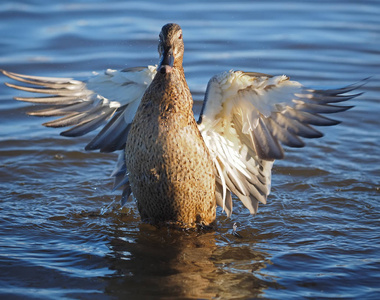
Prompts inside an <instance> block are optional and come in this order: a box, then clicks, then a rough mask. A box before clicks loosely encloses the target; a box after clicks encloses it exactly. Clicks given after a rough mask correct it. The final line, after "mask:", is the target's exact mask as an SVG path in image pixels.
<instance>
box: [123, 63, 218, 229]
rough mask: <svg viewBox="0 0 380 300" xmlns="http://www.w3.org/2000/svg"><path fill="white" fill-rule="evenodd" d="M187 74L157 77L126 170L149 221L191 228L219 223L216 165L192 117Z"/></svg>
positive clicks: (176, 71) (132, 137)
mask: <svg viewBox="0 0 380 300" xmlns="http://www.w3.org/2000/svg"><path fill="white" fill-rule="evenodd" d="M192 106H193V99H192V96H191V93H190V90H189V88H188V86H187V83H186V80H185V76H184V72H183V68H182V67H181V66H178V67H175V66H174V67H173V68H172V69H171V71H170V73H161V72H157V74H156V76H155V77H154V79H153V81H152V83H151V84H150V86H149V87H148V89H147V90H146V92H145V94H144V96H143V97H142V100H141V103H140V106H139V108H138V109H137V112H136V115H135V118H134V120H133V122H132V125H131V129H130V131H129V133H128V139H127V143H126V148H125V160H126V167H127V170H128V172H129V174H128V176H129V181H130V185H131V189H132V192H133V195H134V197H135V198H136V200H137V206H138V209H139V212H140V215H141V218H142V219H143V220H144V221H147V222H149V223H153V224H157V223H167V222H174V223H178V224H179V225H181V226H182V225H185V226H186V227H191V226H194V225H195V224H196V223H201V224H204V225H209V224H211V223H212V222H213V221H214V220H215V214H216V201H215V176H214V165H213V160H212V159H211V157H210V153H209V151H208V148H207V146H206V144H205V143H204V141H203V138H202V135H201V133H200V131H199V129H198V125H197V123H196V121H195V119H194V114H193V111H192Z"/></svg>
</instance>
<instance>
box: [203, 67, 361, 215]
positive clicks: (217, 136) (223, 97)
mask: <svg viewBox="0 0 380 300" xmlns="http://www.w3.org/2000/svg"><path fill="white" fill-rule="evenodd" d="M362 84H363V83H358V84H355V85H351V86H348V87H345V88H341V89H332V90H313V89H309V88H306V87H304V86H302V85H301V84H300V83H298V82H296V81H291V80H289V78H288V77H286V76H285V75H282V76H270V75H266V74H261V73H245V72H241V71H230V72H227V73H223V74H220V75H217V76H214V77H213V78H212V79H211V80H210V81H209V83H208V87H207V91H206V96H205V102H204V104H203V108H202V111H201V115H200V118H199V121H198V124H199V129H200V131H201V133H202V136H203V138H204V140H205V143H206V144H207V146H208V148H209V150H210V152H211V155H212V156H213V157H214V162H215V166H216V173H217V174H216V176H217V194H216V195H217V197H216V198H217V202H218V204H219V205H220V206H222V207H223V208H224V209H225V210H226V212H227V215H230V214H231V212H232V199H231V195H230V191H231V192H232V193H234V194H235V195H236V196H237V197H238V198H239V199H240V200H241V201H242V202H243V204H244V205H245V206H246V207H247V208H248V209H249V211H250V212H251V213H252V214H254V213H256V212H257V209H258V203H259V202H262V203H264V204H265V203H266V198H267V196H268V195H269V192H270V183H271V169H272V165H273V161H274V160H275V159H281V158H283V157H284V150H283V148H282V146H281V144H283V145H286V146H289V147H303V146H304V142H303V141H302V140H301V137H304V138H319V137H321V136H322V133H321V132H319V131H317V130H316V129H314V128H313V127H312V125H316V126H329V125H336V124H338V123H339V122H338V121H335V120H333V119H330V118H327V117H325V116H322V115H321V114H329V113H336V112H341V111H345V110H347V109H349V108H351V107H352V106H341V105H340V106H338V105H333V104H331V103H338V102H342V101H346V100H349V99H351V98H353V97H356V96H358V95H360V94H351V95H347V94H346V93H348V92H350V91H352V90H355V89H357V88H358V87H360V86H361V85H362Z"/></svg>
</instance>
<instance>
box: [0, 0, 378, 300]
mask: <svg viewBox="0 0 380 300" xmlns="http://www.w3.org/2000/svg"><path fill="white" fill-rule="evenodd" d="M173 21H174V22H177V23H179V24H180V25H181V26H182V28H183V31H184V41H185V47H186V54H185V61H184V65H185V71H186V76H187V80H188V84H189V86H190V88H191V90H192V91H193V93H194V95H195V100H196V105H195V110H196V112H199V109H200V102H199V101H200V100H201V99H202V93H203V91H204V90H205V87H206V84H207V82H208V80H209V78H211V76H213V75H214V74H216V73H218V72H221V71H225V70H229V69H232V68H233V69H235V70H237V69H243V70H246V71H256V72H263V73H269V74H286V75H289V76H291V78H292V79H295V80H298V81H301V82H302V83H303V84H305V85H308V86H312V87H337V86H343V85H347V84H350V83H352V82H356V81H358V80H360V79H362V78H365V77H368V76H373V77H372V79H371V80H370V82H369V83H368V84H367V85H366V86H364V87H363V88H361V91H363V92H365V94H364V95H362V96H360V97H358V98H357V99H354V100H352V101H350V102H351V104H352V105H355V106H356V107H355V108H354V109H352V110H350V111H347V112H345V113H341V114H340V115H339V116H337V118H338V119H339V120H341V121H342V124H341V125H339V126H336V127H334V128H322V130H323V132H325V133H326V136H325V137H324V138H323V139H319V140H310V141H308V142H307V147H306V148H304V149H287V153H286V159H285V160H283V161H277V162H276V164H275V167H274V170H273V189H272V194H271V196H270V198H269V201H268V202H269V203H268V204H267V205H265V206H261V207H260V209H259V214H258V215H257V216H255V217H252V216H250V215H249V214H248V213H247V211H246V210H245V209H243V208H242V206H241V205H237V208H236V209H235V211H234V214H233V216H232V218H231V219H227V218H226V217H225V216H224V215H223V214H222V213H221V212H220V211H219V214H218V218H217V227H216V229H215V230H212V231H206V232H178V231H173V230H168V229H165V228H161V229H157V228H154V227H151V226H149V225H146V224H143V223H141V221H140V219H139V215H138V213H137V209H136V207H135V204H134V203H131V204H129V205H128V206H127V208H125V209H124V210H122V211H120V210H119V209H118V207H117V205H116V203H117V200H118V197H119V195H118V194H119V192H115V193H112V192H111V188H112V180H111V178H109V174H110V173H111V171H112V168H113V166H114V163H115V159H116V155H115V154H100V153H97V152H91V153H87V152H85V151H84V150H83V148H84V145H85V144H86V142H88V141H89V140H90V137H86V136H85V137H82V138H77V139H67V138H63V137H60V136H59V135H58V133H59V130H58V129H48V128H44V127H42V126H41V125H40V124H41V123H42V121H45V119H42V120H41V119H39V118H36V117H28V116H27V115H25V112H26V111H27V110H28V107H29V105H28V104H25V103H21V102H17V101H14V100H12V99H11V98H12V97H14V96H21V95H24V94H25V93H22V92H20V91H15V90H11V89H9V88H6V87H5V86H4V85H3V84H2V83H3V82H4V81H6V79H5V78H4V77H0V81H1V82H0V84H1V87H0V91H1V92H0V120H1V123H0V210H1V219H0V235H1V239H0V246H1V247H0V268H1V270H0V295H1V296H0V297H1V298H2V299H25V298H30V299H31V298H36V299H114V298H122V299H148V298H150V299H152V298H162V299H178V298H181V299H189V298H198V299H199V298H202V299H211V298H216V299H246V298H260V297H262V298H267V299H286V298H288V299H295V298H355V299H359V298H360V299H376V298H380V288H379V282H380V275H379V274H380V273H379V269H380V264H379V262H380V260H379V253H380V252H379V250H380V247H379V238H380V237H379V225H380V224H379V201H378V200H379V188H380V187H379V175H380V167H379V147H380V134H379V129H380V127H379V125H380V121H379V111H380V104H379V94H380V84H379V83H380V82H379V70H380V68H379V67H380V56H379V54H380V2H379V1H320V2H318V3H317V2H315V1H267V0H266V1H255V2H253V1H233V2H231V1H210V0H209V1H192V2H191V3H190V2H189V3H184V2H179V1H169V0H167V1H162V2H161V3H158V2H157V1H139V2H137V1H136V2H128V1H115V0H113V1H92V2H91V3H90V2H88V1H71V0H69V1H42V0H41V1H38V0H34V1H33V0H30V1H18V0H12V1H2V2H1V3H0V36H1V39H0V46H1V47H0V67H1V68H3V69H7V70H10V71H14V72H20V73H27V74H33V75H42V76H57V77H59V76H62V77H75V78H78V79H84V78H86V77H88V76H90V75H91V72H92V71H101V70H103V69H106V68H115V69H121V68H124V67H126V66H139V65H147V64H155V63H157V53H156V51H157V39H158V33H159V31H160V28H161V26H162V25H164V24H165V23H168V22H173ZM113 201H115V204H113ZM107 206H110V208H109V209H108V210H106V213H105V214H103V215H102V214H101V213H100V212H101V211H102V210H103V211H104V210H105V208H107ZM235 222H236V223H237V225H238V228H237V231H238V233H239V234H240V236H241V237H238V236H236V235H234V234H233V230H232V228H233V224H234V223H235Z"/></svg>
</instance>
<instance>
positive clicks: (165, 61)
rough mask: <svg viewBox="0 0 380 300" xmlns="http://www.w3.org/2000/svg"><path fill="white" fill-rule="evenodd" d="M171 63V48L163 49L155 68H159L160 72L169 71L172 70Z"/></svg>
mask: <svg viewBox="0 0 380 300" xmlns="http://www.w3.org/2000/svg"><path fill="white" fill-rule="evenodd" d="M173 64H174V56H173V50H172V49H171V48H169V49H165V50H164V52H163V53H162V55H161V60H160V62H159V64H158V68H157V70H159V71H160V73H161V74H167V73H170V72H171V71H172V68H173Z"/></svg>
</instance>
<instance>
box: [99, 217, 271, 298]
mask: <svg viewBox="0 0 380 300" xmlns="http://www.w3.org/2000/svg"><path fill="white" fill-rule="evenodd" d="M127 226H128V225H126V224H125V223H121V224H120V227H118V228H117V229H115V231H114V232H113V237H112V239H111V240H110V242H109V247H110V249H111V253H109V254H108V255H107V258H108V260H109V262H110V266H111V269H112V270H114V271H115V274H114V275H113V276H111V277H110V278H109V279H107V280H106V282H107V287H106V292H108V293H110V294H111V295H115V294H116V295H117V296H118V297H126V298H128V297H136V296H138V297H141V298H145V297H149V296H150V295H155V296H157V297H173V298H196V299H200V298H201V299H211V298H217V297H223V298H227V299H231V298H233V297H234V296H236V295H239V296H240V297H257V296H259V295H261V294H262V293H263V291H264V290H265V289H266V288H268V287H276V286H278V284H277V283H276V282H275V280H274V279H273V278H270V277H269V278H266V277H267V276H265V275H263V274H261V273H260V270H261V269H263V268H265V267H266V265H267V264H270V260H269V258H268V257H269V255H268V254H267V253H265V252H264V251H261V250H255V248H254V244H251V243H252V242H251V241H250V242H249V243H250V244H247V240H244V238H243V239H239V238H236V237H234V236H233V235H232V232H231V233H227V232H224V233H223V237H222V235H221V232H220V231H219V232H218V233H216V232H215V231H214V230H212V231H202V230H200V231H199V232H194V231H188V232H185V231H177V230H172V229H168V228H155V227H152V226H150V225H145V224H140V225H139V226H138V228H137V229H138V230H136V232H135V234H132V235H131V234H127V235H126V232H125V230H123V227H127ZM221 231H222V232H223V231H224V230H223V229H222V230H221ZM125 287H128V288H125ZM147 287H149V288H147Z"/></svg>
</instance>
